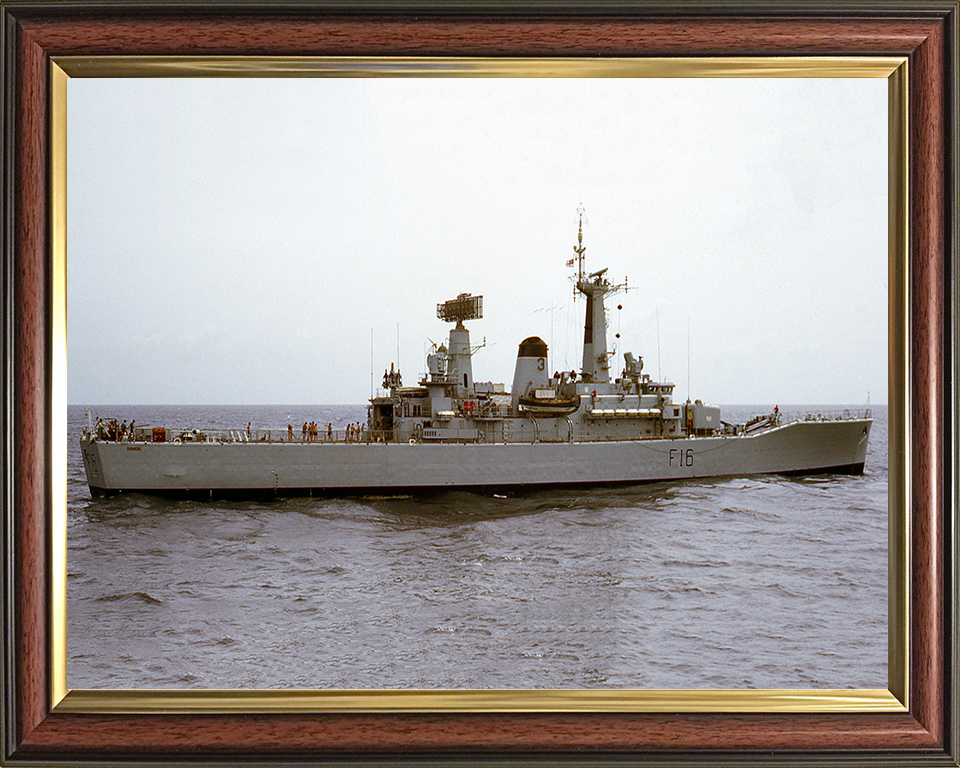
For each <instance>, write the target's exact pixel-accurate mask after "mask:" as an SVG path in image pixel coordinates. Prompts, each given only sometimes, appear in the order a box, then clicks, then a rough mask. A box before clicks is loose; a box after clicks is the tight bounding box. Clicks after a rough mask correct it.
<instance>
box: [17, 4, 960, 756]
mask: <svg viewBox="0 0 960 768" xmlns="http://www.w3.org/2000/svg"><path fill="white" fill-rule="evenodd" d="M957 11H958V6H957V2H956V1H952V2H943V1H941V0H931V1H930V2H921V1H917V0H913V1H911V2H905V1H903V0H889V1H888V2H887V1H884V0H873V2H858V1H857V0H854V1H853V2H847V3H842V4H841V3H840V0H828V1H827V2H817V0H808V1H803V0H785V1H784V2H782V3H777V4H770V3H753V2H749V0H740V1H739V2H736V1H734V2H731V0H720V2H719V3H714V2H710V3H703V2H701V1H700V0H689V1H688V2H684V3H682V4H675V5H671V4H668V3H649V4H642V3H601V4H593V5H586V4H584V5H583V6H576V5H568V4H561V3H557V2H555V3H549V4H544V5H540V4H522V3H502V2H501V3H494V4H488V5H478V4H476V3H471V4H459V3H442V2H441V3H434V4H432V5H416V6H414V5H409V4H407V5H403V6H402V7H399V8H397V7H392V6H387V5H383V4H377V5H368V6H362V5H361V6H357V5H355V4H354V5H347V4H343V3H332V4H330V3H327V4H323V3H317V2H312V3H298V2H281V3H269V2H266V1H265V0H261V1H260V2H250V3H239V2H236V1H235V0H227V2H208V3H205V4H197V3H194V2H189V1H188V0H172V2H167V1H165V0H154V1H153V2H129V1H124V0H119V1H118V2H109V0H103V1H99V0H60V1H58V2H49V1H45V2H17V0H0V21H2V40H3V56H2V63H0V66H2V72H0V79H2V84H3V112H2V121H3V122H2V125H0V132H2V138H3V147H2V157H3V188H2V194H3V199H2V201H3V206H2V210H3V224H2V249H3V260H2V263H3V272H2V275H3V277H2V290H3V302H4V303H3V335H2V343H3V374H4V375H3V397H4V399H3V410H2V415H0V419H2V421H3V463H2V472H3V485H2V492H3V512H4V516H3V520H4V528H3V544H4V569H3V588H4V591H3V638H2V639H3V649H4V656H3V694H4V695H3V702H2V703H3V723H2V725H3V743H2V752H0V760H3V761H8V762H9V763H10V764H22V765H27V764H50V763H51V762H58V763H61V762H64V763H78V762H80V761H84V760H88V761H89V760H93V761H95V762H97V763H98V764H105V763H108V762H117V763H128V764H129V763H135V764H138V765H142V764H144V763H146V762H154V761H156V762H178V761H183V762H189V761H197V760H201V759H202V760H208V761H212V762H219V763H224V764H226V763H241V762H248V763H254V764H259V763H263V762H265V761H267V760H272V761H289V762H298V763H300V762H302V763H307V762H328V763H353V762H361V763H363V762H366V763H372V762H384V763H405V762H410V763H413V764H417V765H426V764H439V763H458V764H464V763H470V762H483V763H484V764H488V763H493V764H515V763H521V762H522V763H524V764H539V763H549V764H556V763H580V762H583V763H588V764H591V765H593V764H607V763H616V764H624V763H628V764H637V763H643V764H647V765H660V764H663V765H666V764H670V765H676V764H682V763H696V764H725V765H727V764H734V763H749V764H765V765H766V764H769V765H787V764H790V765H794V764H818V765H820V764H844V765H847V764H871V765H903V764H904V763H907V762H909V763H910V764H914V765H919V764H924V765H937V766H940V765H943V766H947V765H950V766H957V765H958V739H960V735H958V714H957V708H958V704H957V700H958V683H957V651H956V645H957V641H958V635H957V591H956V590H957V587H956V583H957V568H956V554H957V511H956V498H957V494H956V492H957V486H956V480H957V455H956V433H957V421H956V419H957V413H956V404H957V389H956V379H955V376H954V374H955V365H956V351H957V346H956V342H957V326H956V323H957V301H958V296H957V282H956V277H957V231H956V227H957V215H956V206H957V173H956V171H957V111H956V104H957V52H958V49H957V23H958V12H957ZM118 53H123V54H130V55H133V54H142V55H150V54H190V55H203V54H221V55H226V54H242V55H298V54H301V55H307V54H309V55H336V56H345V55H368V56H370V55H377V56H391V55H445V56H451V55H472V56H504V55H509V56H541V57H542V56H570V55H578V56H593V55H607V56H614V55H616V56H653V55H658V56H670V55H683V56H698V55H713V56H721V55H785V56H787V55H836V54H857V55H883V56H891V55H892V56H907V57H908V58H909V67H910V98H909V146H910V174H911V175H910V179H909V187H908V199H909V207H910V227H911V228H910V254H909V259H910V281H911V282H910V286H909V295H910V299H909V303H910V306H909V315H910V323H911V332H912V341H911V367H910V370H909V371H908V374H907V375H908V377H910V381H911V384H912V398H913V399H912V402H911V403H909V409H910V412H911V414H912V426H913V433H912V441H911V443H910V447H911V451H912V452H911V454H910V456H909V464H910V477H911V486H910V499H909V501H910V510H911V515H912V526H913V533H912V542H911V553H910V557H911V568H912V582H911V590H910V592H911V594H910V622H911V636H912V649H911V654H910V657H909V659H908V664H909V674H910V709H909V712H908V713H903V714H807V715H785V714H737V715H725V714H694V715H689V714H677V715H672V714H562V715H554V714H456V713H450V714H440V715H427V714H396V715H374V714H329V715H313V716H311V715H294V714H287V715H280V714H245V715H215V714H200V715H177V714H169V715H94V714H64V713H58V712H56V711H51V707H50V698H49V697H50V694H49V691H50V666H49V651H48V649H49V629H50V615H49V606H48V594H49V553H48V542H49V515H48V511H49V508H50V494H51V485H50V479H49V476H48V475H49V473H48V465H47V461H48V459H47V456H48V453H49V440H50V424H51V420H50V405H49V391H50V377H49V361H50V354H51V350H50V311H49V310H50V281H49V258H50V256H49V247H48V236H49V233H48V223H47V220H48V208H47V205H48V151H49V145H48V141H49V137H48V130H47V125H48V116H49V108H50V104H49V101H48V99H49V88H48V78H49V63H50V58H51V57H52V56H58V55H106V54H118Z"/></svg>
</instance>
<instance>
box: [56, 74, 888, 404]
mask: <svg viewBox="0 0 960 768" xmlns="http://www.w3.org/2000/svg"><path fill="white" fill-rule="evenodd" d="M886 109H887V84H886V81H885V80H883V79H802V78H796V79H663V80H661V79H640V78H637V79H616V78H604V79H589V78H577V79H522V78H518V79H486V78H468V79H459V78H443V79H432V78H292V79H259V78H258V79H240V78H236V79H234V78H231V79H163V78H156V79H135V78H131V79H126V78H124V79H98V78H89V79H86V78H72V79H71V80H70V81H69V84H68V139H67V141H68V150H67V151H68V171H67V179H68V191H67V195H68V219H67V270H68V273H67V274H68V299H67V306H68V315H67V343H68V399H69V402H70V403H71V404H83V405H96V404H285V405H286V404H347V403H363V402H365V401H366V399H367V398H368V397H370V396H371V391H372V387H373V390H374V393H375V390H376V387H378V386H379V384H380V380H381V378H382V375H383V371H384V369H385V368H388V367H389V366H390V364H391V363H394V364H399V368H400V370H401V372H402V374H403V378H404V384H405V385H413V384H415V383H416V380H417V379H418V377H419V376H420V374H422V373H423V372H424V371H425V370H426V359H425V358H426V354H427V353H428V352H430V351H431V344H432V343H437V344H439V343H441V342H443V341H445V339H446V334H447V332H448V328H449V326H448V324H447V323H444V322H443V321H441V320H439V319H438V318H437V316H436V305H437V304H438V303H441V302H443V301H445V300H447V299H451V298H454V297H456V296H457V294H459V293H463V292H468V293H472V294H474V295H482V296H483V312H484V316H483V318H481V319H477V320H473V321H469V322H468V323H467V327H468V328H469V329H470V332H471V337H472V341H473V343H474V344H475V345H480V344H483V347H482V348H481V349H479V350H478V351H477V352H476V354H475V355H474V358H473V373H474V379H475V380H477V381H494V382H503V383H505V384H506V385H507V386H509V384H510V382H511V381H512V379H513V368H514V363H515V359H516V354H517V347H518V345H519V343H520V341H521V340H522V339H523V338H525V337H527V336H531V335H539V336H540V337H542V338H543V339H544V340H545V341H546V342H547V344H548V346H549V348H550V363H549V365H550V368H551V369H553V370H560V369H565V370H571V369H574V368H576V369H579V367H580V356H581V344H582V339H583V314H584V311H585V302H584V301H583V299H582V298H580V299H579V300H577V301H574V296H573V283H572V281H571V277H572V270H571V269H569V268H567V267H566V266H565V265H566V262H567V261H568V260H569V259H570V258H572V257H573V255H574V254H573V250H572V249H573V246H575V245H576V242H577V225H578V208H580V207H582V208H583V210H584V214H583V234H584V238H583V242H584V245H585V246H586V263H585V266H586V268H587V269H588V270H589V271H595V270H598V269H601V268H603V267H608V268H609V272H608V273H607V274H608V276H609V277H610V278H611V279H614V280H616V281H617V282H623V280H624V279H626V281H627V285H628V286H629V290H627V291H626V292H624V293H620V294H618V295H616V296H613V297H612V298H611V299H608V305H607V308H608V310H609V312H608V315H609V326H610V330H609V333H608V342H609V346H610V348H611V349H612V350H613V349H615V350H616V353H617V361H616V363H615V364H614V369H615V370H616V371H619V370H621V369H622V367H623V362H622V353H623V352H625V351H632V352H633V353H634V354H635V355H637V356H642V358H643V361H644V372H645V373H648V374H651V376H652V377H653V378H661V379H663V380H668V381H673V382H674V383H676V385H677V387H676V391H675V397H676V399H686V397H687V396H688V394H689V395H690V396H691V397H693V398H699V399H702V400H703V401H704V402H707V403H716V404H849V405H856V404H863V403H866V402H867V401H868V400H869V402H870V403H872V404H881V403H885V402H886V400H887V294H888V291H887V118H886ZM618 306H619V307H621V308H618ZM616 333H619V334H620V338H619V339H616V338H615V334H616ZM371 371H372V372H373V375H372V376H371ZM688 382H689V385H688Z"/></svg>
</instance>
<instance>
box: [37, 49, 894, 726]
mask: <svg viewBox="0 0 960 768" xmlns="http://www.w3.org/2000/svg"><path fill="white" fill-rule="evenodd" d="M50 66H51V74H50V80H49V87H50V104H51V109H50V144H49V146H50V180H49V192H50V201H49V202H50V205H49V217H50V222H49V223H50V237H51V241H50V250H51V260H50V280H51V296H52V302H51V304H52V306H51V309H50V314H51V327H52V334H53V339H52V344H51V350H52V352H51V356H52V359H51V360H50V375H51V387H50V397H51V400H52V402H51V404H50V405H51V409H50V413H51V422H52V423H51V424H50V443H49V446H50V457H49V458H50V466H51V468H52V478H51V493H52V509H51V510H50V517H51V526H50V537H51V540H50V553H51V586H50V593H51V594H50V620H51V634H50V659H51V661H50V665H51V669H50V673H51V676H50V679H51V684H50V696H51V706H52V708H53V709H54V711H56V712H58V713H59V712H70V713H79V712H90V713H93V712H97V713H122V714H134V713H181V712H183V713H191V712H193V713H201V712H202V713H243V712H277V713H304V712H317V713H319V712H383V713H386V712H661V713H691V712H727V713H734V712H740V713H744V712H771V713H800V712H817V713H827V712H830V713H834V712H905V711H907V709H908V706H909V701H908V699H907V695H908V691H909V678H908V669H909V663H908V659H909V651H910V632H909V615H910V612H909V602H908V599H909V588H908V587H909V576H910V560H909V551H910V550H909V541H910V527H909V515H908V508H907V499H908V498H909V495H908V492H909V480H910V478H909V472H908V465H907V458H908V456H909V455H910V451H909V450H908V447H909V446H908V442H909V437H910V429H909V426H910V424H909V408H908V404H909V397H910V392H909V380H908V378H907V376H906V372H907V370H909V367H908V363H909V348H908V340H909V338H910V336H909V332H908V331H909V328H908V323H909V312H908V302H907V299H908V292H907V291H908V285H909V280H908V268H909V261H908V252H909V250H908V247H909V246H908V244H909V229H908V223H909V222H908V201H907V180H908V172H909V168H908V157H909V155H908V147H907V137H908V133H907V105H908V70H907V67H908V63H907V59H906V57H839V56H838V57H783V58H781V57H726V58H712V57H706V58H670V59H665V58H636V59H631V58H609V59H577V58H572V59H571V58H562V59H559V58H558V59H544V58H540V59H520V58H449V57H438V58H423V57H245V56H218V57H179V56H59V57H53V59H52V60H51V65H50ZM71 77H111V78H117V77H140V78H145V77H177V78H185V77H208V78H215V77H659V78H668V77H715V78H732V77H752V78H768V77H818V78H827V77H844V78H847V77H858V78H859V77H869V78H885V79H887V81H888V84H889V85H888V112H887V119H888V148H889V155H888V156H889V162H888V200H889V202H888V206H889V221H888V242H889V263H888V264H889V266H888V269H889V286H890V289H889V290H890V293H889V298H888V303H889V331H888V335H889V358H888V371H889V373H888V377H889V392H890V394H889V399H888V413H889V423H890V447H889V478H890V479H889V515H888V539H889V553H888V568H889V581H888V602H889V607H888V611H889V613H888V638H889V639H888V649H889V650H888V690H834V689H823V690H807V689H797V690H603V689H599V690H566V689H565V690H489V691H485V690H370V691H367V690H363V691H353V690H290V691H287V690H236V691H223V690H203V691H194V690H170V691H166V690H164V691H159V690H102V689H96V690H70V689H69V688H68V686H67V557H66V552H67V534H66V531H67V525H66V523H67V512H66V509H67V506H66V502H67V487H66V469H67V458H66V455H67V441H66V435H67V407H66V403H67V328H66V306H67V247H66V244H67V84H68V80H69V78H71Z"/></svg>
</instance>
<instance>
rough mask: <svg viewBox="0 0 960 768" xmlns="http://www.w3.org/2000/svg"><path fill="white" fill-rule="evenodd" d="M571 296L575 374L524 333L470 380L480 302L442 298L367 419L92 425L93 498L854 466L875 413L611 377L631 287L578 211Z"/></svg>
mask: <svg viewBox="0 0 960 768" xmlns="http://www.w3.org/2000/svg"><path fill="white" fill-rule="evenodd" d="M573 250H574V258H573V259H572V260H571V261H570V262H568V264H569V265H571V266H572V265H576V271H575V274H574V275H573V284H574V291H575V296H577V295H579V296H582V297H584V298H585V299H586V302H585V303H586V312H585V318H584V337H583V339H584V341H583V358H582V365H581V369H580V371H563V372H560V371H555V372H554V373H553V374H551V373H550V370H551V368H550V366H549V365H548V362H549V357H548V348H547V344H546V343H545V342H544V341H543V339H541V338H539V337H538V336H529V337H527V338H525V339H523V341H521V342H520V345H519V348H518V351H517V359H516V366H515V369H514V377H513V384H512V386H511V387H510V389H509V390H507V388H506V387H505V386H504V385H503V384H497V383H493V382H476V381H474V379H473V366H472V358H473V356H474V354H475V353H476V352H477V351H478V349H479V347H473V346H471V344H470V332H469V330H468V329H467V327H466V325H465V323H466V322H469V321H472V320H477V319H480V318H482V317H483V297H482V296H473V295H471V294H469V293H462V294H460V295H459V296H457V297H456V298H455V299H451V300H450V301H446V302H443V303H442V304H438V305H437V316H438V317H439V318H440V319H441V320H442V321H445V322H448V323H452V324H453V327H452V328H451V329H450V331H449V334H448V337H447V341H446V344H441V345H439V346H435V347H433V348H432V350H431V352H430V354H428V355H427V359H426V371H425V372H424V373H423V374H422V375H421V376H420V377H419V379H418V381H417V384H416V386H404V385H403V378H402V376H401V374H400V371H399V369H397V368H396V367H395V366H394V365H391V366H390V368H389V369H388V370H387V371H385V372H384V376H383V389H384V392H385V394H382V395H378V396H377V397H374V398H372V399H371V400H370V403H369V406H368V414H367V420H366V423H365V424H363V425H360V426H359V427H355V428H350V429H348V430H345V431H344V430H333V429H332V425H328V426H327V427H326V429H323V428H318V426H317V425H310V427H311V428H310V429H309V430H307V429H306V428H304V429H302V430H300V431H298V432H293V431H291V430H289V429H282V430H277V431H270V430H256V429H251V428H250V426H249V425H248V427H247V428H246V429H242V428H241V429H235V430H215V429H207V428H205V427H203V425H198V426H193V425H191V426H189V427H187V428H174V427H168V426H156V425H139V426H133V427H131V428H126V427H125V424H124V425H121V424H119V423H118V422H117V421H116V420H113V421H111V422H108V423H106V424H104V423H98V424H96V425H94V424H93V423H89V424H88V428H87V430H86V431H85V432H84V434H83V435H82V437H81V440H80V446H81V452H82V455H83V462H84V468H85V470H86V475H87V482H88V484H89V486H90V490H91V493H93V494H94V495H102V494H106V495H111V494H116V493H122V492H131V491H137V492H144V493H155V494H164V495H189V496H198V497H208V496H209V497H214V496H240V497H245V496H251V497H252V496H264V495H267V496H271V495H296V494H303V495H306V494H352V495H355V494H365V493H374V494H378V493H383V492H403V493H410V492H414V491H422V490H437V489H450V488H459V489H471V490H481V491H488V492H492V491H499V490H506V489H526V488H543V487H557V486H572V485H583V486H589V485H612V484H627V483H641V482H650V481H659V480H679V479H689V478H704V477H719V476H739V475H751V474H762V473H781V474H803V473H818V472H834V473H850V474H859V473H862V472H863V468H864V462H865V460H866V452H867V443H868V439H869V434H870V428H871V425H872V419H871V418H870V414H869V412H868V411H867V412H865V413H862V414H850V413H849V412H847V413H844V414H841V415H839V416H837V417H835V418H834V417H829V416H825V415H823V414H816V415H815V416H814V415H812V414H807V415H806V416H804V417H799V418H795V419H787V418H785V417H784V416H783V415H782V414H781V413H780V412H779V409H774V410H773V412H772V413H764V414H759V415H757V416H756V417H754V418H753V419H750V420H749V421H747V422H746V423H744V424H733V423H729V422H726V421H723V420H722V419H721V416H720V409H719V408H717V407H716V406H708V405H705V404H704V403H703V402H702V401H700V400H694V401H692V402H691V401H689V400H688V401H687V402H685V403H676V402H674V401H673V389H674V385H673V384H672V383H670V382H664V381H657V380H653V379H651V377H650V376H649V375H648V374H646V373H644V372H643V359H642V358H640V357H636V356H634V355H632V354H631V353H630V352H626V353H625V354H624V355H623V360H624V367H623V370H622V371H621V373H620V375H619V376H615V375H612V374H611V362H612V358H613V355H612V354H611V353H610V352H609V351H608V347H607V326H606V313H605V300H606V298H607V297H609V296H611V295H612V294H615V293H617V292H620V291H624V290H626V287H627V285H626V281H624V282H623V283H622V284H616V283H613V282H611V281H610V280H609V279H608V278H607V276H606V273H607V270H606V269H601V270H599V271H597V272H592V273H586V272H585V270H584V258H585V257H584V254H585V250H586V249H585V247H584V245H583V223H582V214H581V222H580V228H579V231H578V235H577V245H576V246H574V249H573Z"/></svg>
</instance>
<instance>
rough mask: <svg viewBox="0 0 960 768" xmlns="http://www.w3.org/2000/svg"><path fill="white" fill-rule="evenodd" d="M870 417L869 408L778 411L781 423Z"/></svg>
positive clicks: (853, 419)
mask: <svg viewBox="0 0 960 768" xmlns="http://www.w3.org/2000/svg"><path fill="white" fill-rule="evenodd" d="M872 418H873V412H872V411H871V410H870V409H869V408H843V409H836V410H801V411H781V413H780V423H781V424H790V423H792V422H794V421H863V420H865V419H872Z"/></svg>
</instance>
